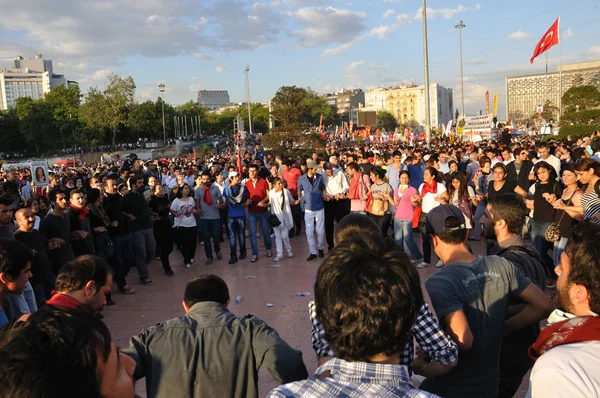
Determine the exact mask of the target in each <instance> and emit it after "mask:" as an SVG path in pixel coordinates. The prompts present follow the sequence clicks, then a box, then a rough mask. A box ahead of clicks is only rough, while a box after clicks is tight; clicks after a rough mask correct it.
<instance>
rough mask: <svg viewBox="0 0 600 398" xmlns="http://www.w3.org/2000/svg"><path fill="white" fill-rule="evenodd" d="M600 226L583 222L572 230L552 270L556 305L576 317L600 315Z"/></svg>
mask: <svg viewBox="0 0 600 398" xmlns="http://www.w3.org/2000/svg"><path fill="white" fill-rule="evenodd" d="M599 241H600V227H598V226H597V225H595V224H593V223H591V222H589V221H584V222H583V224H581V225H580V226H579V227H578V228H575V230H574V231H573V234H572V236H571V238H570V239H569V242H568V243H567V247H566V249H565V251H564V252H563V253H562V254H561V256H560V263H559V264H558V265H557V266H556V268H555V269H554V272H556V275H558V279H557V280H556V289H557V291H558V294H557V296H556V301H557V304H558V305H559V306H560V307H562V308H563V309H564V310H565V311H567V312H570V313H572V314H574V315H577V316H589V315H593V314H592V312H593V313H594V314H600V246H599V245H598V242H599Z"/></svg>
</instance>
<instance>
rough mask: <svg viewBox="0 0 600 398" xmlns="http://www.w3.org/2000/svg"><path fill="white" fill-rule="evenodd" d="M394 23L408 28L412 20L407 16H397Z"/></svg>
mask: <svg viewBox="0 0 600 398" xmlns="http://www.w3.org/2000/svg"><path fill="white" fill-rule="evenodd" d="M396 21H398V23H399V24H400V25H402V26H409V25H410V24H411V23H412V18H411V17H410V15H408V14H398V15H397V16H396Z"/></svg>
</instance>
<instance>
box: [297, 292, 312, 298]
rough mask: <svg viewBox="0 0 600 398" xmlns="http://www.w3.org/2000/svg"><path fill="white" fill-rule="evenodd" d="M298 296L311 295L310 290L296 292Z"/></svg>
mask: <svg viewBox="0 0 600 398" xmlns="http://www.w3.org/2000/svg"><path fill="white" fill-rule="evenodd" d="M296 296H302V297H306V296H310V292H300V293H296Z"/></svg>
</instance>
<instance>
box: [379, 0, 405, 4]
mask: <svg viewBox="0 0 600 398" xmlns="http://www.w3.org/2000/svg"><path fill="white" fill-rule="evenodd" d="M383 2H384V3H386V4H399V3H401V2H402V1H401V0H383Z"/></svg>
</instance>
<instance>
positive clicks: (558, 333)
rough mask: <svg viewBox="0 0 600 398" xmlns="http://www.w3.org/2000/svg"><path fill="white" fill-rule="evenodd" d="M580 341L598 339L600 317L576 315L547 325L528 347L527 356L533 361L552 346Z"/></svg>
mask: <svg viewBox="0 0 600 398" xmlns="http://www.w3.org/2000/svg"><path fill="white" fill-rule="evenodd" d="M581 341H600V317H598V316H582V317H576V318H571V319H567V320H566V321H563V322H558V323H555V324H552V325H550V326H548V327H547V328H546V329H544V330H542V332H541V333H540V335H539V336H538V339H537V340H536V342H535V343H533V345H532V346H531V347H529V356H530V357H531V359H533V360H534V361H535V360H536V359H538V358H539V357H540V355H543V354H544V353H545V352H546V351H548V350H549V349H551V348H553V347H556V346H559V345H563V344H570V343H577V342H581Z"/></svg>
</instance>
